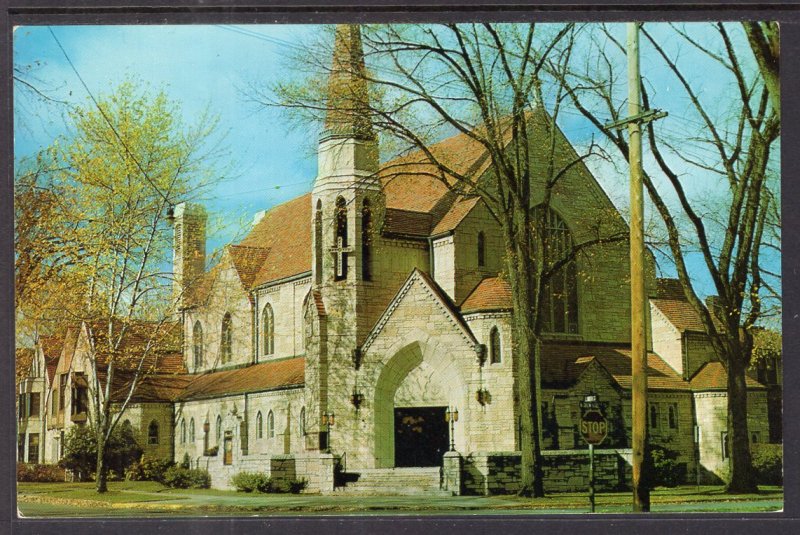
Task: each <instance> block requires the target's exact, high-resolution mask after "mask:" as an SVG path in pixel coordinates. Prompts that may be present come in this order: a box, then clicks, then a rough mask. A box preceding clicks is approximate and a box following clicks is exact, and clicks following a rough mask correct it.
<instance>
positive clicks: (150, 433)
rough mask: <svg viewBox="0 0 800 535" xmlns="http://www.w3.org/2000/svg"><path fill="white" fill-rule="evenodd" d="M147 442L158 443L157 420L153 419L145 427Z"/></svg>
mask: <svg viewBox="0 0 800 535" xmlns="http://www.w3.org/2000/svg"><path fill="white" fill-rule="evenodd" d="M147 443H148V444H158V422H156V421H155V420H153V421H152V422H150V425H149V426H148V427H147Z"/></svg>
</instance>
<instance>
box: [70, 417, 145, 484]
mask: <svg viewBox="0 0 800 535" xmlns="http://www.w3.org/2000/svg"><path fill="white" fill-rule="evenodd" d="M141 456H142V449H141V448H140V447H139V445H138V444H137V443H136V439H135V438H134V436H133V431H132V430H131V428H130V427H129V426H124V425H120V426H116V427H115V428H114V431H113V432H112V433H111V436H110V437H109V439H108V442H107V443H106V451H105V455H104V456H103V461H104V464H105V467H106V469H107V470H109V471H113V472H115V473H116V474H122V473H124V472H125V470H126V469H127V468H128V467H129V466H131V465H132V464H134V463H137V462H138V461H139V459H140V458H141ZM59 465H61V466H62V467H64V468H66V469H68V470H72V471H73V472H76V473H77V474H78V477H79V479H83V478H85V477H89V476H92V475H93V474H94V472H95V470H96V469H97V437H96V436H95V430H94V429H93V428H91V427H88V426H86V427H79V426H75V427H73V428H72V429H70V430H69V432H68V433H67V435H66V437H65V438H64V457H63V458H62V459H61V460H60V461H59Z"/></svg>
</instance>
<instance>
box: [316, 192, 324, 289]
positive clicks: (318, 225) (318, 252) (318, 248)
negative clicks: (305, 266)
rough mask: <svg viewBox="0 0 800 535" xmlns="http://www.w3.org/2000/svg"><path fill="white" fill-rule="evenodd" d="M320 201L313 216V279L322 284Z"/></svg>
mask: <svg viewBox="0 0 800 535" xmlns="http://www.w3.org/2000/svg"><path fill="white" fill-rule="evenodd" d="M322 254H323V253H322V201H320V200H318V201H317V212H316V214H315V215H314V277H315V280H316V283H317V284H318V285H319V284H322Z"/></svg>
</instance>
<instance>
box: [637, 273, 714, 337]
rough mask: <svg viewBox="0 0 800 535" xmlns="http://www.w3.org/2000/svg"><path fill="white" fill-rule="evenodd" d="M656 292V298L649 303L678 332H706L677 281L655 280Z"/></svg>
mask: <svg viewBox="0 0 800 535" xmlns="http://www.w3.org/2000/svg"><path fill="white" fill-rule="evenodd" d="M656 292H657V293H656V298H655V299H651V300H650V302H651V303H652V304H653V306H655V307H656V308H658V310H659V311H660V312H661V313H662V314H663V315H664V317H666V318H667V320H668V321H669V322H670V323H671V324H672V325H674V326H675V328H676V329H678V330H679V331H680V332H684V331H693V332H701V333H704V332H705V331H706V329H705V327H704V326H703V322H702V321H701V320H700V316H699V315H698V314H697V311H695V309H694V307H693V306H692V305H691V303H689V301H688V300H687V299H686V296H685V294H684V293H683V287H682V286H681V283H680V281H679V280H677V279H657V280H656Z"/></svg>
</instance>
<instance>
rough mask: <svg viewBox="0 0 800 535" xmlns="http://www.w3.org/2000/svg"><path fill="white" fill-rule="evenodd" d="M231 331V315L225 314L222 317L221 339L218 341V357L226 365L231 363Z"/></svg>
mask: <svg viewBox="0 0 800 535" xmlns="http://www.w3.org/2000/svg"><path fill="white" fill-rule="evenodd" d="M232 330H233V329H231V314H230V312H226V313H225V316H223V317H222V337H221V341H220V355H221V359H222V363H223V364H224V363H227V362H230V361H231V356H232V353H231V351H232V349H231V348H232V346H233V339H232V338H233V333H232Z"/></svg>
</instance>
